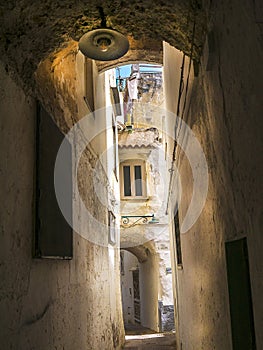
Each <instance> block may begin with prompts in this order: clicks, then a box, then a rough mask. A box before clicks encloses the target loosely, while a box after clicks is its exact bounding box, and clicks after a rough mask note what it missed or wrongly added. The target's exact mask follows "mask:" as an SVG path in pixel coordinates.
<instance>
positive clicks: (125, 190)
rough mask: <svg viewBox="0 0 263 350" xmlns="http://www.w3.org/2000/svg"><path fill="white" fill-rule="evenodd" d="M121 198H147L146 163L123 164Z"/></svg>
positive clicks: (133, 161) (127, 162) (131, 162)
mask: <svg viewBox="0 0 263 350" xmlns="http://www.w3.org/2000/svg"><path fill="white" fill-rule="evenodd" d="M120 174H121V179H122V181H121V197H122V198H144V197H145V196H146V184H145V163H144V162H143V161H140V160H138V161H136V160H131V161H125V162H123V163H121V169H120Z"/></svg>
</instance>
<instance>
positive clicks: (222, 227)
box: [168, 0, 263, 350]
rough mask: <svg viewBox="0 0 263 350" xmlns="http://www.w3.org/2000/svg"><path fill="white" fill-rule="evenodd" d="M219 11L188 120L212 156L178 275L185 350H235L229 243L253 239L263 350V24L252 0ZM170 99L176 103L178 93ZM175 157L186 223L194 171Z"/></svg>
mask: <svg viewBox="0 0 263 350" xmlns="http://www.w3.org/2000/svg"><path fill="white" fill-rule="evenodd" d="M213 10H214V11H213V17H212V18H211V22H210V25H209V26H210V30H211V31H212V32H213V34H214V40H215V43H214V45H213V46H210V52H209V51H207V50H205V51H204V55H203V57H202V60H201V66H200V71H199V75H198V77H196V78H195V79H194V82H193V90H192V97H191V101H190V111H189V114H187V115H185V119H186V121H187V123H188V125H189V126H191V127H192V129H193V131H194V133H195V135H196V137H197V138H198V140H199V141H200V142H201V144H202V147H203V150H204V153H205V155H206V159H207V163H208V171H209V191H208V196H207V200H206V204H205V207H204V210H203V212H202V214H201V215H200V217H199V219H198V221H197V222H196V224H195V225H194V226H193V227H192V228H191V229H190V230H189V231H188V232H186V233H185V234H183V235H182V254H183V269H182V270H178V271H177V273H176V274H177V297H178V303H179V310H178V316H179V333H180V342H181V343H182V349H187V350H191V349H193V350H194V349H207V350H210V349H231V348H232V345H231V328H230V314H229V300H228V286H227V276H226V259H225V246H224V245H225V242H226V241H228V240H234V239H237V238H242V237H247V239H248V253H249V263H250V277H251V286H252V299H253V311H254V321H255V330H256V342H257V348H262V346H263V335H262V331H261V330H262V327H263V320H262V314H263V312H262V307H263V306H262V301H261V296H262V292H263V285H262V273H263V271H262V269H263V266H262V259H261V256H262V249H263V246H262V245H263V241H262V233H261V226H262V211H261V210H262V209H261V208H262V118H261V115H262V96H261V94H262V93H261V92H262V79H259V73H262V67H261V62H262V58H263V57H262V55H263V54H262V24H259V23H256V20H255V12H254V10H255V9H254V8H253V5H252V3H251V2H249V1H244V2H242V3H240V2H238V1H234V0H233V1H231V2H226V1H223V2H220V3H217V5H215V7H214V9H213ZM208 54H209V56H208ZM170 59H171V61H170V62H175V57H174V56H172V55H171V56H170ZM175 64H176V62H175ZM207 68H208V69H209V70H207ZM177 69H178V70H179V69H180V66H177ZM168 99H170V102H169V103H170V104H171V103H172V101H173V99H174V90H171V91H170V93H169V94H168ZM173 108H174V107H173ZM173 111H174V112H176V111H175V110H174V109H173ZM177 159H178V161H177V165H178V164H179V173H180V176H181V181H182V189H183V196H182V202H181V207H180V209H179V214H180V215H179V216H180V222H182V221H183V218H184V216H185V214H186V211H187V208H188V206H189V204H190V200H191V197H192V183H191V178H192V171H191V168H190V166H189V163H188V161H187V159H186V157H185V155H184V154H183V152H180V149H179V148H178V149H177Z"/></svg>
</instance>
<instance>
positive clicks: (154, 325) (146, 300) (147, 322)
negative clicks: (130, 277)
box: [140, 254, 159, 331]
mask: <svg viewBox="0 0 263 350" xmlns="http://www.w3.org/2000/svg"><path fill="white" fill-rule="evenodd" d="M158 285H159V264H158V255H157V254H149V256H148V259H147V261H146V262H144V263H142V264H140V286H141V324H142V325H143V326H144V327H147V328H150V329H153V330H155V331H159V320H158Z"/></svg>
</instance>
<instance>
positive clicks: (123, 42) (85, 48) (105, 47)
mask: <svg viewBox="0 0 263 350" xmlns="http://www.w3.org/2000/svg"><path fill="white" fill-rule="evenodd" d="M79 49H80V51H81V52H82V53H83V55H85V56H87V57H89V58H92V59H94V60H99V61H111V60H115V59H117V58H120V57H122V56H123V55H125V53H126V52H127V51H128V50H129V41H128V39H127V38H126V37H125V36H124V35H123V34H121V33H119V32H117V31H116V30H113V29H108V28H100V29H94V30H92V31H90V32H88V33H86V34H84V35H83V36H82V37H81V38H80V41H79Z"/></svg>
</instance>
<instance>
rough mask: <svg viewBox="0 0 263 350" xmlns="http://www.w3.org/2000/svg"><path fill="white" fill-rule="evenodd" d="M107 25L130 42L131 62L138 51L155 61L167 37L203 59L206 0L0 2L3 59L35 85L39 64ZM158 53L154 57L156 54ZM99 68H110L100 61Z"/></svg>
mask: <svg viewBox="0 0 263 350" xmlns="http://www.w3.org/2000/svg"><path fill="white" fill-rule="evenodd" d="M99 7H101V8H102V9H103V12H104V14H105V17H106V21H107V26H109V27H112V28H114V29H116V30H118V31H120V32H121V33H123V34H124V35H127V36H128V38H129V41H130V50H129V52H128V54H127V56H126V57H127V58H126V61H128V60H129V57H130V60H132V59H133V58H134V57H135V56H134V55H133V53H134V52H136V51H138V52H139V51H140V50H141V51H142V52H144V54H145V53H146V55H148V56H149V57H150V58H149V60H154V57H157V56H158V53H160V52H161V50H162V41H163V40H165V41H167V42H169V43H170V44H171V45H173V46H175V47H176V48H178V49H180V50H182V51H184V52H185V53H186V54H187V55H190V54H191V49H192V55H193V58H194V59H195V60H197V61H198V59H199V56H200V53H201V50H202V44H203V40H204V34H205V30H206V14H207V9H204V8H203V7H202V5H201V0H188V1H187V0H140V1H139V0H130V1H128V0H104V1H101V0H89V1H85V0H75V1H72V0H34V1H32V0H17V1H15V0H9V1H5V2H3V1H2V3H1V4H0V21H1V29H0V33H1V34H0V38H1V41H0V57H1V60H2V61H3V62H4V63H5V64H6V69H8V70H9V71H11V72H12V73H13V74H14V76H15V77H16V78H17V79H18V80H20V82H21V83H22V84H23V85H24V86H27V87H31V88H32V86H33V85H34V83H33V82H34V79H33V73H34V72H35V71H36V69H37V66H38V64H39V63H40V62H41V61H42V60H43V59H45V58H46V57H47V56H50V55H51V56H52V53H55V52H58V51H59V50H61V49H65V47H67V46H70V45H71V46H72V42H75V43H76V46H75V47H76V48H77V41H78V40H79V38H80V37H81V36H82V35H83V34H84V33H85V32H87V31H89V30H92V29H94V28H97V27H99V26H100V23H101V15H100V10H99ZM151 55H152V58H151ZM98 67H99V69H103V68H105V64H103V62H98Z"/></svg>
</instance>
